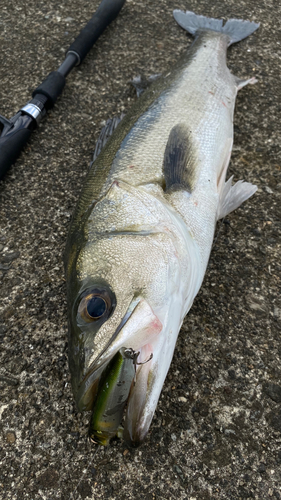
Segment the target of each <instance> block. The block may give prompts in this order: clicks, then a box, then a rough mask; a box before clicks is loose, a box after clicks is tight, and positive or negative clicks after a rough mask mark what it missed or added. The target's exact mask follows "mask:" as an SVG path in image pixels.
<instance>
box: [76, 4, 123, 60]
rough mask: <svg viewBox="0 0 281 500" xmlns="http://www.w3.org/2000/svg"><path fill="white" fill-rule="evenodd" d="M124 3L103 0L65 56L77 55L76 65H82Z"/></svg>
mask: <svg viewBox="0 0 281 500" xmlns="http://www.w3.org/2000/svg"><path fill="white" fill-rule="evenodd" d="M124 3H125V0H103V1H102V2H101V4H100V5H99V7H98V9H97V11H96V12H95V13H94V15H93V17H92V19H90V21H89V22H88V23H87V24H86V26H85V27H84V28H83V29H82V30H81V32H80V33H79V35H78V37H77V38H76V39H75V40H74V42H73V43H72V45H71V46H70V47H69V49H68V51H67V54H69V53H75V54H77V55H78V57H79V61H78V65H79V64H81V63H82V61H83V60H84V58H85V57H86V55H87V54H88V52H89V50H90V49H91V48H92V46H93V45H94V43H95V42H96V40H97V39H98V38H99V36H100V35H101V34H102V33H103V31H104V30H105V28H106V27H107V26H108V25H109V24H110V23H111V22H112V21H113V20H114V19H115V18H116V17H117V15H118V13H119V11H120V10H121V8H122V7H123V5H124Z"/></svg>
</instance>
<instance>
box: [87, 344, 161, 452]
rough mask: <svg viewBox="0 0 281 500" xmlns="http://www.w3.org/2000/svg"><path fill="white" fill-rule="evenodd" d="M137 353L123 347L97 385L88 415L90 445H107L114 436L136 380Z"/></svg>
mask: <svg viewBox="0 0 281 500" xmlns="http://www.w3.org/2000/svg"><path fill="white" fill-rule="evenodd" d="M139 354H140V353H139V351H137V352H136V351H134V350H133V349H127V348H126V347H122V348H121V349H120V350H119V351H118V352H117V353H116V354H115V356H114V357H113V358H112V360H111V361H110V362H109V364H108V365H107V367H106V369H105V371H104V372H103V375H102V377H101V381H100V383H99V387H98V392H97V396H96V400H95V403H94V410H93V413H92V416H91V422H90V428H89V437H90V440H91V441H92V442H93V443H96V444H100V445H103V446H107V445H108V444H109V441H110V439H111V438H113V437H114V436H116V434H117V433H118V429H119V426H120V423H121V420H122V417H123V413H124V408H125V405H126V403H127V400H128V398H129V394H130V390H131V386H132V384H133V383H134V381H135V376H136V365H141V364H144V363H147V362H148V361H150V359H151V358H152V354H151V355H150V357H149V359H147V360H146V361H144V362H143V363H138V362H137V359H138V356H139Z"/></svg>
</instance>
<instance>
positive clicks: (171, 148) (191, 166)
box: [163, 123, 196, 193]
mask: <svg viewBox="0 0 281 500" xmlns="http://www.w3.org/2000/svg"><path fill="white" fill-rule="evenodd" d="M195 160H196V154H195V148H194V144H193V143H192V140H191V132H190V131H189V130H188V128H187V126H186V125H184V124H182V123H179V124H178V125H175V126H174V127H173V128H172V130H171V132H170V135H169V138H168V142H167V146H166V149H165V153H164V162H163V174H164V177H165V182H166V191H168V190H169V189H172V190H174V189H184V190H186V191H189V192H190V193H191V191H192V190H193V188H194V184H195V175H196V169H195V167H196V163H195Z"/></svg>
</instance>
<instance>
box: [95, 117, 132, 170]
mask: <svg viewBox="0 0 281 500" xmlns="http://www.w3.org/2000/svg"><path fill="white" fill-rule="evenodd" d="M124 116H125V114H124V113H122V115H121V116H115V117H114V118H110V119H109V120H107V122H106V124H105V126H104V127H103V128H102V129H101V132H100V135H99V138H98V140H97V143H96V147H95V151H94V154H93V159H92V161H91V163H90V166H89V168H91V167H92V165H93V163H94V161H95V160H96V158H97V157H98V156H99V154H100V152H101V150H102V149H103V148H104V146H105V145H106V143H107V141H108V139H109V137H111V135H112V134H113V132H114V130H115V129H116V127H117V125H119V123H120V122H121V120H122V119H123V118H124Z"/></svg>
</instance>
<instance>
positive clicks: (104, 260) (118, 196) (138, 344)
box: [67, 183, 186, 443]
mask: <svg viewBox="0 0 281 500" xmlns="http://www.w3.org/2000/svg"><path fill="white" fill-rule="evenodd" d="M132 190H134V191H135V192H133V193H132ZM158 205H159V206H158ZM157 210H158V212H159V213H157ZM161 210H162V212H163V210H164V209H163V207H161V202H160V201H159V200H158V201H157V200H156V201H155V198H154V197H153V196H151V195H148V194H147V193H145V192H142V191H140V190H137V189H136V188H132V187H131V186H130V187H128V186H127V185H125V183H122V185H120V183H118V185H115V186H112V187H111V189H110V190H109V192H108V193H107V195H106V196H105V197H104V198H103V199H102V200H101V201H100V202H99V203H97V204H96V206H95V207H94V208H93V210H92V212H91V214H90V215H89V216H88V218H87V221H86V222H85V225H84V228H83V231H84V239H83V244H81V245H80V248H79V249H78V250H76V255H75V258H72V259H70V260H71V265H70V266H69V274H68V277H67V282H68V283H67V288H68V309H69V366H70V371H71V378H72V388H73V393H74V397H75V400H76V404H77V407H78V409H79V410H81V411H82V410H90V409H92V407H93V402H94V398H95V393H96V390H97V385H98V380H99V378H100V375H101V373H102V372H103V370H104V368H105V367H106V365H107V364H108V362H109V361H110V360H111V359H112V357H113V356H114V355H115V354H116V352H118V350H119V349H121V348H122V347H126V348H131V349H133V350H134V351H139V352H140V355H139V361H140V362H143V361H145V360H146V359H148V358H149V357H150V356H151V354H152V355H153V357H152V359H151V360H150V361H149V362H147V363H146V364H143V365H139V366H138V367H137V373H136V383H135V384H134V387H133V390H132V391H131V394H130V397H129V405H128V411H127V420H126V422H127V423H126V429H125V432H126V433H127V440H128V441H130V442H131V443H138V442H140V441H142V440H143V438H144V437H145V435H146V433H147V431H148V429H149V425H150V422H151V420H152V416H153V413H154V411H155V407H156V405H157V401H158V398H159V395H160V392H161V389H162V386H163V383H164V380H165V377H166V374H167V371H168V369H169V366H170V362H171V359H172V356H173V351H174V346H175V342H176V338H177V335H178V332H179V329H180V326H181V323H182V319H183V316H184V312H185V303H186V293H185V291H184V290H183V286H182V283H184V282H185V280H184V279H183V278H184V277H183V276H182V273H185V272H186V269H185V267H186V266H184V265H182V257H183V256H182V248H183V247H184V244H183V243H181V242H180V240H177V237H176V235H175V234H174V233H173V231H172V224H171V222H169V220H168V218H167V216H166V219H164V220H162V219H163V213H162V212H161ZM130 211H131V212H132V213H129V212H130ZM130 218H131V219H132V223H131V222H130ZM176 240H177V243H178V245H177V244H176Z"/></svg>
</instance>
